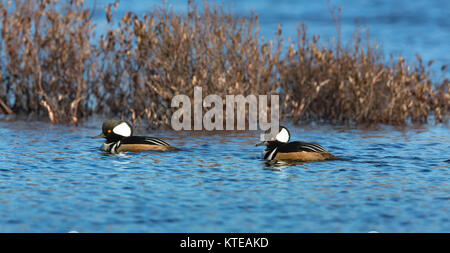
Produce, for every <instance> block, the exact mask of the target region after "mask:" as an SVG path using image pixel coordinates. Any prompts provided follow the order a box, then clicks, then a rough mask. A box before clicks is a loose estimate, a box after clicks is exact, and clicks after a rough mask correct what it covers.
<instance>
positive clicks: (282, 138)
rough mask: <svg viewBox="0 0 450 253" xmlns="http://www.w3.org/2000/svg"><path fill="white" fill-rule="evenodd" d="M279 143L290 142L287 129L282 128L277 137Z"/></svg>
mask: <svg viewBox="0 0 450 253" xmlns="http://www.w3.org/2000/svg"><path fill="white" fill-rule="evenodd" d="M275 138H276V139H277V141H279V142H285V143H286V142H288V141H289V138H290V136H289V132H288V131H287V130H286V128H282V129H281V131H280V132H279V133H278V134H277V136H275Z"/></svg>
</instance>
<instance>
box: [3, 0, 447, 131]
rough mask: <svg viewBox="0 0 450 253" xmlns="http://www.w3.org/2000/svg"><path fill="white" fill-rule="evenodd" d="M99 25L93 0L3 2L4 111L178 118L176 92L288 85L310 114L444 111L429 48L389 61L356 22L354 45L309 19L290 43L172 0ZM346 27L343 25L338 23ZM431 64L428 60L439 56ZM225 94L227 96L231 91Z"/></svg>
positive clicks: (294, 104)
mask: <svg viewBox="0 0 450 253" xmlns="http://www.w3.org/2000/svg"><path fill="white" fill-rule="evenodd" d="M116 7H117V4H116V3H115V4H110V5H108V6H107V7H106V18H107V21H108V23H109V25H108V27H107V29H106V30H105V31H104V32H103V33H102V34H100V36H99V37H96V36H95V33H94V26H95V23H94V22H93V20H92V17H91V15H92V10H91V9H89V8H88V7H87V6H86V5H85V4H84V1H82V0H73V1H70V3H64V2H62V3H57V1H56V0H43V1H40V3H39V4H37V3H36V2H35V1H28V0H17V1H15V7H14V8H15V9H16V11H11V9H12V8H11V6H10V3H6V4H5V3H3V2H0V22H1V27H0V28H1V35H0V57H1V58H2V61H1V62H0V82H1V83H0V112H3V113H9V114H12V113H16V114H32V115H35V116H46V117H48V118H49V119H50V121H51V122H52V123H62V122H73V123H75V124H76V123H77V122H78V121H79V120H80V119H83V118H85V117H87V116H89V115H92V114H102V115H108V116H120V117H124V118H127V119H129V118H131V119H132V120H133V121H141V120H143V121H146V122H148V124H149V125H152V126H168V125H170V118H171V115H172V112H173V111H174V110H175V109H176V108H170V103H171V99H172V97H173V96H175V95H177V94H186V95H189V96H192V94H193V88H194V86H201V87H203V95H204V96H206V95H208V94H218V95H222V96H223V97H225V95H226V94H243V95H249V94H255V95H257V94H279V95H280V101H281V115H282V116H283V117H285V118H292V119H294V120H295V121H297V122H298V121H300V120H302V121H303V120H323V121H329V122H336V123H342V122H353V123H390V124H403V123H406V122H408V121H409V120H411V121H412V122H426V121H427V120H428V119H429V116H433V117H434V118H435V119H437V120H438V121H443V120H444V117H445V116H446V115H448V112H449V111H450V95H449V82H448V81H447V80H445V81H443V82H442V83H435V82H433V81H432V80H431V79H430V74H429V71H428V70H427V68H428V66H425V65H424V64H423V63H422V60H421V59H420V57H419V56H418V66H416V67H413V66H412V65H411V64H408V63H407V62H406V61H405V60H404V59H391V63H390V64H386V63H385V62H384V60H383V59H382V55H381V54H380V53H379V52H378V51H376V50H375V48H376V46H374V45H371V44H370V41H368V42H367V44H366V45H362V43H361V34H360V33H356V34H355V37H354V41H353V45H352V46H351V47H347V48H346V49H344V47H343V46H342V45H341V39H340V35H339V36H338V40H337V42H336V43H335V44H334V45H332V46H331V47H326V46H325V45H324V44H322V43H321V42H320V40H319V39H318V38H317V37H315V36H313V37H312V38H310V37H308V35H307V33H306V28H305V26H304V25H301V26H300V27H299V29H298V39H297V40H296V41H295V42H289V43H290V44H288V46H289V47H288V48H289V50H287V51H288V52H283V50H282V48H283V39H282V36H281V34H282V30H281V27H280V28H279V31H278V33H277V35H276V37H275V38H274V40H273V41H270V42H264V41H263V40H262V39H261V37H260V35H259V27H258V17H257V15H252V16H250V17H236V16H235V15H233V14H231V13H228V12H226V11H224V10H223V9H222V8H220V7H210V6H208V5H207V4H205V6H204V8H203V9H202V10H201V11H200V10H198V9H197V7H196V6H195V5H190V6H189V9H188V13H186V14H179V13H176V12H174V11H173V10H171V9H170V8H168V7H167V6H164V5H163V6H161V7H160V8H157V9H154V10H152V11H151V12H149V13H147V14H145V15H143V16H138V15H136V14H135V13H131V12H128V13H126V14H125V15H124V16H123V17H122V18H121V19H119V20H118V23H117V26H114V25H113V24H115V23H114V22H116V21H117V20H116V19H115V18H114V13H113V12H114V9H115V8H116ZM337 27H339V25H338V23H337ZM430 64H431V63H429V64H428V65H430ZM224 104H225V101H224Z"/></svg>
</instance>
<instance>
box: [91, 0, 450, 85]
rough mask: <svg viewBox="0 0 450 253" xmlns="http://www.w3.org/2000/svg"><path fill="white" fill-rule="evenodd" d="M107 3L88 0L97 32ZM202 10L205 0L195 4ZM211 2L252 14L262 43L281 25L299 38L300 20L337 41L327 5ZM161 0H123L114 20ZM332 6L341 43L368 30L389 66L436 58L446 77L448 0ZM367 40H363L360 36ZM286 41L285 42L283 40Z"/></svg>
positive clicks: (438, 74) (181, 4) (449, 61)
mask: <svg viewBox="0 0 450 253" xmlns="http://www.w3.org/2000/svg"><path fill="white" fill-rule="evenodd" d="M111 2H113V1H112V0H111V1H107V0H103V1H98V2H97V1H96V2H90V3H89V4H90V5H89V6H94V5H93V3H97V5H96V16H95V19H96V20H95V21H96V23H98V24H99V25H98V26H97V31H98V33H103V32H104V24H105V23H106V19H105V15H104V11H103V6H105V5H106V3H111ZM167 2H168V3H169V5H170V6H172V7H173V8H174V10H176V11H178V12H183V13H187V1H184V0H169V1H167ZM194 2H196V3H198V4H199V5H200V6H201V5H202V4H203V2H204V1H194ZM208 2H210V3H217V4H224V6H225V9H226V10H230V11H232V12H233V13H235V14H240V15H249V14H250V13H251V12H252V11H254V12H255V13H256V14H258V16H259V23H260V26H261V27H260V28H261V36H263V37H264V38H265V40H271V39H273V38H274V35H275V33H276V32H277V27H278V25H279V24H281V25H282V28H283V37H284V38H285V40H287V39H288V38H291V39H292V40H296V39H297V27H298V25H299V24H300V22H304V23H305V24H306V26H307V27H308V33H309V35H310V36H312V35H319V36H320V37H321V40H322V41H323V42H324V43H325V44H326V45H329V44H331V41H332V40H333V38H336V37H337V31H336V27H335V24H334V22H333V18H332V15H331V14H330V11H329V8H328V5H327V1H326V0H320V1H310V0H246V1H242V0H239V1H238V0H229V1H223V0H214V1H211V0H210V1H208ZM161 3H162V1H160V0H148V1H140V0H127V1H126V2H122V3H121V4H119V6H118V9H117V12H116V16H117V18H120V17H122V16H123V15H124V14H125V13H126V12H127V11H133V12H136V13H138V14H143V13H147V12H149V11H151V10H152V9H153V8H155V7H160V6H161ZM330 6H336V7H342V13H341V20H342V28H341V33H342V41H343V42H344V44H346V43H349V41H352V39H353V38H352V36H353V33H354V31H355V29H356V28H357V27H360V28H364V29H369V31H370V40H371V42H372V43H377V44H378V46H379V47H380V48H381V50H382V52H383V54H384V55H385V60H386V62H388V60H389V55H391V54H392V55H393V56H394V57H395V58H396V59H397V57H399V56H402V57H403V58H405V59H407V60H408V61H409V62H415V61H416V54H419V55H420V56H421V57H422V59H423V61H424V62H425V64H427V63H428V62H429V61H431V60H434V61H435V62H434V64H433V65H432V67H431V70H432V71H433V79H434V80H437V81H440V80H442V79H443V78H450V72H449V71H448V69H449V68H450V67H448V68H447V71H445V72H444V73H443V72H442V71H441V70H440V69H441V66H442V65H450V53H449V52H450V43H449V41H450V18H449V17H450V1H447V0H419V1H408V0H395V1H391V0H373V1H356V0H355V1H349V0H330ZM363 39H365V36H363ZM285 43H287V42H286V41H285Z"/></svg>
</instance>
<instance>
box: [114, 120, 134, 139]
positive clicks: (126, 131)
mask: <svg viewBox="0 0 450 253" xmlns="http://www.w3.org/2000/svg"><path fill="white" fill-rule="evenodd" d="M113 132H114V133H115V134H118V135H121V136H124V137H129V136H131V128H130V126H129V125H128V124H127V123H126V122H122V123H120V124H119V125H117V126H116V127H114V128H113Z"/></svg>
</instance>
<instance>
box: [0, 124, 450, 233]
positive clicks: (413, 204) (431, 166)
mask: <svg viewBox="0 0 450 253" xmlns="http://www.w3.org/2000/svg"><path fill="white" fill-rule="evenodd" d="M100 127H101V122H100V121H99V122H90V123H87V124H85V125H84V126H80V127H72V126H51V125H50V124H48V123H42V122H23V121H14V122H6V121H0V134H1V136H2V137H3V139H2V142H1V143H0V153H1V155H0V217H1V219H0V232H69V231H73V230H75V231H78V232H369V231H378V232H449V231H450V221H449V213H450V210H449V208H450V185H449V179H450V156H449V153H448V151H449V149H450V132H449V128H448V127H447V126H442V125H438V126H423V127H418V128H408V129H404V130H398V129H395V128H392V127H377V128H375V129H371V130H360V129H359V130H358V129H349V128H345V127H336V126H314V127H313V126H305V127H294V126H290V130H291V133H292V135H293V136H292V139H293V140H304V141H314V142H318V143H320V144H322V145H323V146H324V147H326V148H327V149H329V150H330V151H332V152H333V153H334V154H335V155H337V156H340V157H343V158H347V159H350V160H349V161H330V162H316V163H309V164H299V165H295V166H289V167H270V166H267V165H266V164H265V163H264V161H263V160H261V159H260V155H261V152H262V149H261V147H255V145H254V144H255V143H256V142H258V138H259V132H239V133H238V132H234V133H233V132H231V133H230V132H227V133H225V132H220V133H206V132H205V133H194V132H184V133H180V132H174V131H153V132H150V133H149V132H148V131H145V130H139V131H138V134H149V135H152V136H159V137H165V139H166V140H167V141H168V142H169V143H171V144H173V145H175V146H178V147H180V148H182V150H181V151H177V152H156V151H155V152H151V151H149V152H144V153H139V154H124V155H107V154H104V152H103V151H101V150H100V148H99V147H100V146H101V143H102V141H101V140H99V139H91V138H90V137H91V136H94V135H97V134H98V133H99V132H100Z"/></svg>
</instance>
